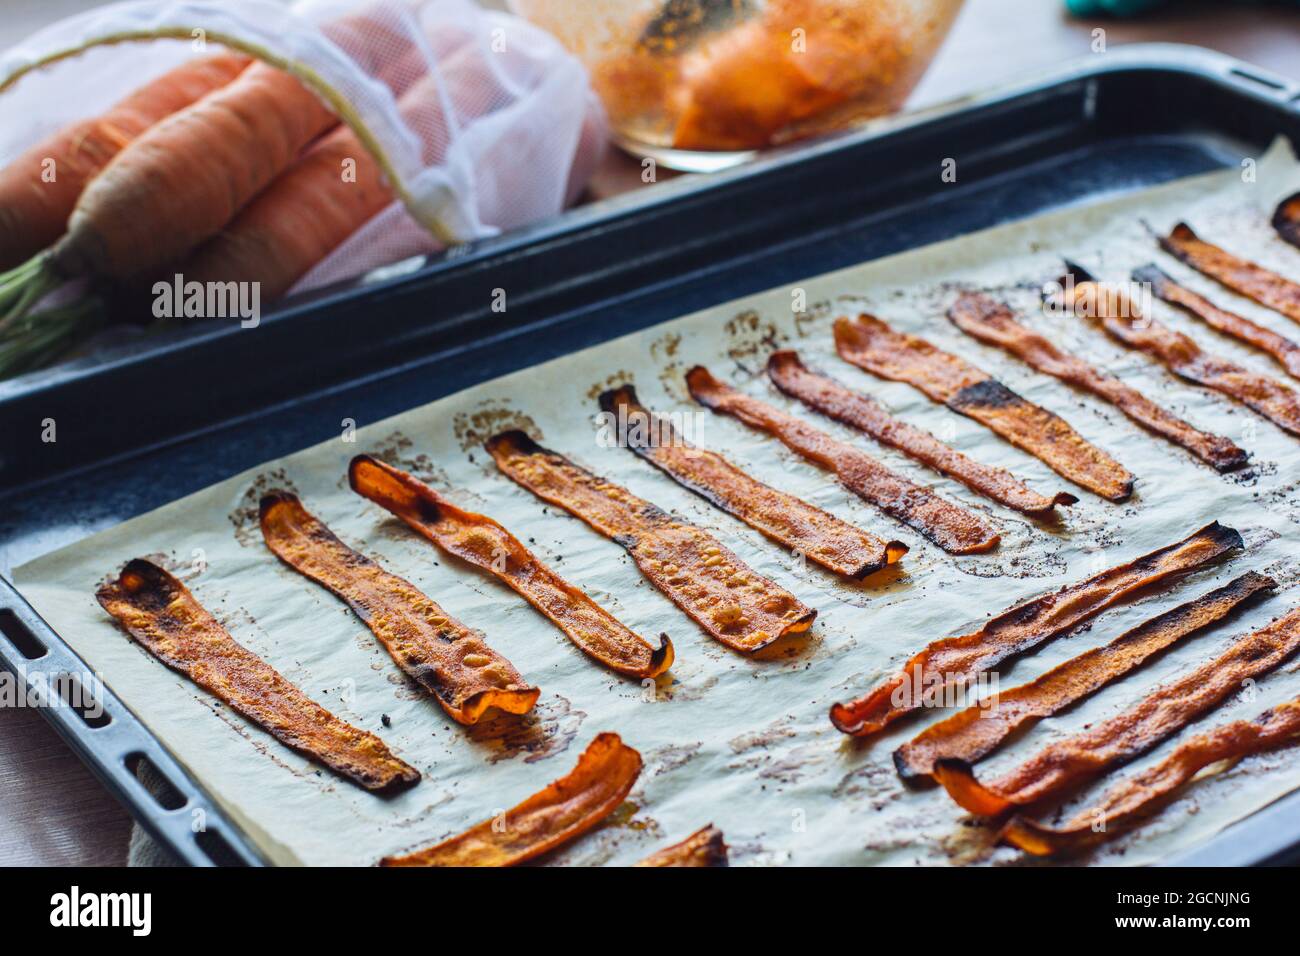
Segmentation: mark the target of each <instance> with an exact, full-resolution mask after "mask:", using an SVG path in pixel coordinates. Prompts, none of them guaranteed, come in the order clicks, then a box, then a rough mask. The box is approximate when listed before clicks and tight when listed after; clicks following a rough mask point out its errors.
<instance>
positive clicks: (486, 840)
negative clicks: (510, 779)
mask: <svg viewBox="0 0 1300 956" xmlns="http://www.w3.org/2000/svg"><path fill="white" fill-rule="evenodd" d="M640 773H641V755H640V754H639V753H637V752H636V751H635V750H633V749H632V748H631V747H629V746H628V745H627V744H625V743H623V741H622V740H620V739H619V736H618V734H610V733H604V734H600V735H598V736H597V737H596V739H595V740H593V741H592V742H591V744H590V745H589V746H588V747H587V749H586V750H584V751H583V753H582V756H581V757H579V758H578V765H577V766H576V767H574V768H573V769H572V770H571V771H569V773H568V774H566V775H565V776H563V777H561V778H560V779H559V780H556V781H553V782H552V783H550V784H548V785H547V786H546V788H545V789H544V790H541V791H539V792H538V793H535V794H533V795H532V796H531V797H529V798H528V799H527V800H525V801H524V802H523V803H521V804H519V805H518V806H516V807H514V808H513V809H510V810H507V811H506V812H505V813H504V814H501V815H499V816H497V817H492V818H490V819H487V820H484V821H483V822H482V823H480V824H478V825H477V826H474V827H471V828H470V829H469V830H466V831H465V832H464V833H461V834H459V835H458V836H454V837H452V838H451V839H449V840H444V841H442V842H441V843H439V844H437V845H436V846H431V847H429V848H427V849H424V850H417V851H416V852H414V853H409V854H406V855H403V856H386V857H384V858H383V859H382V860H380V861H379V865H380V866H514V865H515V864H517V863H524V862H526V861H528V860H531V859H533V858H534V857H538V856H541V855H542V854H543V853H546V852H547V851H548V850H553V849H555V848H556V847H558V846H560V845H561V844H564V843H568V842H569V841H570V840H572V839H574V838H575V837H578V836H581V835H582V834H583V833H586V832H587V831H588V830H590V829H591V828H592V827H594V826H595V825H596V824H598V823H600V821H601V820H603V819H605V817H607V816H609V815H610V814H611V813H613V812H614V811H615V810H616V809H618V807H619V805H620V804H622V802H623V800H624V799H625V798H626V797H627V795H628V793H629V792H630V791H631V790H632V785H633V784H634V783H636V778H637V777H638V776H639V775H640Z"/></svg>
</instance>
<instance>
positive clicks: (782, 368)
mask: <svg viewBox="0 0 1300 956" xmlns="http://www.w3.org/2000/svg"><path fill="white" fill-rule="evenodd" d="M767 376H768V378H770V379H771V380H772V384H773V385H775V386H776V387H777V388H778V389H780V390H781V391H782V392H783V393H784V394H786V395H789V396H790V397H791V398H794V399H797V400H799V401H800V402H802V403H803V404H804V405H806V406H808V407H809V408H811V409H812V410H813V411H816V412H820V413H821V414H823V415H825V416H826V417H827V418H831V419H833V420H835V421H837V422H839V423H840V424H842V425H847V426H849V427H850V428H854V429H857V430H858V431H860V432H862V433H863V434H864V435H867V436H869V437H870V438H872V439H874V440H875V441H878V442H880V444H882V445H888V446H889V447H890V448H896V449H898V450H899V451H901V452H902V453H903V454H905V455H907V456H908V457H909V458H912V459H914V460H916V461H919V462H921V464H923V465H926V466H927V467H929V468H931V469H933V470H934V471H937V472H938V473H939V474H941V475H947V476H948V477H949V478H953V479H955V480H957V481H960V482H961V483H962V484H964V485H965V486H966V487H967V488H969V489H971V491H974V492H975V493H976V494H980V495H983V496H984V497H985V498H988V499H990V500H991V501H996V502H997V503H998V504H1001V505H1005V506H1006V507H1008V508H1011V509H1013V510H1015V511H1019V512H1020V513H1021V514H1025V515H1028V516H1030V517H1031V518H1039V519H1046V518H1049V517H1051V516H1052V515H1053V513H1054V509H1055V508H1056V506H1057V505H1072V504H1075V503H1076V502H1077V501H1078V500H1079V499H1078V498H1077V497H1075V496H1074V495H1072V494H1070V493H1069V492H1065V491H1061V492H1057V494H1056V495H1054V496H1053V497H1051V498H1048V497H1045V496H1044V495H1040V494H1039V493H1038V492H1036V491H1034V490H1033V489H1031V488H1029V487H1027V486H1026V485H1025V484H1024V482H1022V481H1021V480H1020V479H1019V478H1017V477H1016V476H1015V475H1013V474H1011V472H1009V471H1007V470H1005V469H1003V468H995V467H993V466H991V465H985V464H981V463H980V462H978V461H975V460H974V459H972V458H969V457H967V456H966V455H963V454H962V453H961V452H959V451H957V450H956V449H955V448H952V447H950V446H949V445H947V444H945V443H944V442H941V441H940V440H939V439H937V438H935V437H934V436H933V435H931V434H930V433H929V432H927V431H925V430H923V429H920V428H917V427H915V426H913V425H909V424H908V423H907V422H905V421H903V420H902V419H899V418H895V417H894V416H893V415H892V414H890V413H889V412H888V411H886V410H885V408H884V406H882V405H881V404H880V403H879V402H877V401H876V400H875V399H874V398H871V397H869V396H867V395H864V394H862V393H861V392H855V391H852V390H851V389H849V388H847V387H845V386H844V385H841V384H840V383H839V382H837V381H836V380H835V379H833V378H830V377H829V376H826V375H822V374H820V373H817V372H813V371H811V370H810V369H809V368H808V367H807V366H806V365H804V364H803V362H802V361H801V360H800V358H799V353H798V352H795V351H793V350H792V349H782V350H780V351H777V352H773V353H772V354H771V355H770V356H768V359H767Z"/></svg>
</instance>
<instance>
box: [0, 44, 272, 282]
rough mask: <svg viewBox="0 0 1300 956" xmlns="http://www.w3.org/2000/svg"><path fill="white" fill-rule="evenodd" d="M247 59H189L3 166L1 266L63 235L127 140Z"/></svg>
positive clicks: (200, 94)
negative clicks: (82, 200) (85, 191)
mask: <svg viewBox="0 0 1300 956" xmlns="http://www.w3.org/2000/svg"><path fill="white" fill-rule="evenodd" d="M248 62H249V60H248V57H246V56H243V55H242V54H235V53H230V54H221V55H219V56H208V57H203V58H201V59H196V60H190V61H188V62H187V63H185V64H183V65H181V66H178V67H176V68H175V69H173V70H169V71H168V72H166V73H164V74H163V75H162V76H160V77H158V78H157V79H155V80H152V81H151V82H149V83H147V84H146V85H145V86H142V87H141V88H140V89H138V90H136V91H135V92H134V93H132V94H131V95H130V96H128V97H126V99H124V100H122V101H121V102H119V103H118V104H117V105H115V106H114V107H112V108H111V109H110V110H109V111H108V112H106V113H104V114H102V115H100V116H96V117H92V118H89V119H84V120H81V121H80V122H77V123H73V124H72V125H70V126H68V127H66V128H64V129H62V130H60V131H59V132H58V133H55V134H54V135H53V136H50V137H48V138H47V139H45V140H43V141H41V142H39V143H37V144H36V145H34V146H32V147H31V148H30V149H28V150H26V151H25V152H24V153H22V155H20V156H19V157H18V158H17V159H15V160H14V161H13V162H11V163H10V164H9V165H8V166H6V167H4V169H0V271H5V270H8V269H12V268H13V267H14V266H16V265H19V264H20V263H23V262H26V261H27V260H28V259H30V258H31V257H32V256H34V255H36V254H37V253H38V252H40V251H41V250H42V249H44V248H46V247H47V246H49V245H50V244H51V243H53V242H54V241H55V240H57V239H58V238H59V236H61V235H62V234H63V230H64V228H65V227H66V226H67V223H68V216H69V215H70V214H71V212H72V209H73V206H75V205H76V202H77V198H78V197H79V196H80V195H81V191H82V190H83V189H84V188H85V186H86V183H88V182H89V181H90V180H91V179H92V178H94V176H95V175H96V174H97V173H98V172H99V171H100V170H101V169H103V168H104V167H105V166H107V165H108V162H109V160H111V159H112V158H113V157H114V156H116V155H117V154H118V152H119V151H120V150H121V149H122V148H123V147H124V146H126V145H127V143H129V142H131V140H133V139H135V138H136V137H137V136H139V135H140V134H141V133H143V132H144V131H145V130H146V129H148V128H149V127H150V126H152V125H153V124H154V123H157V122H158V121H159V120H161V119H163V118H165V117H167V116H170V115H171V114H172V113H175V112H176V111H178V110H181V109H184V108H185V107H187V106H189V105H190V104H191V103H193V102H195V101H196V100H198V99H200V98H201V97H203V96H204V95H206V94H208V93H210V92H211V91H213V90H215V89H217V88H218V87H221V86H225V85H226V84H227V83H229V82H230V81H231V80H233V79H234V78H235V77H236V76H238V75H239V73H240V72H241V71H243V69H244V68H245V67H246V66H248Z"/></svg>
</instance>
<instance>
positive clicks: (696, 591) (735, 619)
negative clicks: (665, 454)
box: [484, 431, 817, 653]
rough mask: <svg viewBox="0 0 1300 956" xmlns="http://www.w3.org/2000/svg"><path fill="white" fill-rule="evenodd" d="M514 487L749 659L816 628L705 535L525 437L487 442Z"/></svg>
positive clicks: (513, 434)
mask: <svg viewBox="0 0 1300 956" xmlns="http://www.w3.org/2000/svg"><path fill="white" fill-rule="evenodd" d="M484 447H486V448H487V451H488V454H489V455H491V456H492V460H493V461H495V462H496V464H497V467H498V468H499V469H500V470H501V473H502V474H504V475H505V476H506V477H507V478H509V479H510V480H511V481H514V482H515V483H516V484H518V485H519V486H520V487H522V488H526V489H527V490H528V491H530V492H532V493H533V494H534V495H536V496H537V497H538V498H540V499H542V500H543V501H547V502H550V503H551V504H553V505H556V506H558V507H560V508H563V509H564V510H565V511H568V512H569V513H570V514H572V515H573V516H574V517H576V518H579V519H581V520H582V521H583V522H585V523H586V524H587V525H588V526H590V527H591V528H592V529H593V530H595V531H598V532H599V533H601V534H603V535H604V536H605V537H607V538H609V539H610V540H612V541H614V542H615V543H616V544H618V545H619V546H621V547H622V548H624V549H626V551H627V553H628V554H629V555H630V556H631V558H632V560H633V561H634V562H635V563H636V566H637V567H638V568H640V570H641V573H642V574H644V575H645V576H646V578H648V579H649V581H650V583H651V584H653V585H654V586H655V587H656V588H658V589H659V590H660V591H661V592H663V594H665V595H666V596H667V597H668V598H669V599H670V600H671V601H672V602H673V603H674V604H676V605H677V606H678V607H679V608H681V609H682V610H683V611H684V612H685V613H686V615H687V616H688V617H690V619H691V620H693V621H694V622H695V623H696V624H698V625H699V626H700V627H701V628H703V629H704V631H705V632H706V633H708V635H709V636H710V637H712V638H714V639H715V640H717V641H719V642H721V643H722V644H725V645H726V646H727V647H730V648H732V649H733V650H737V651H741V652H744V653H752V652H754V651H757V650H760V649H762V648H764V647H766V646H767V645H769V644H771V643H773V642H774V641H777V640H779V639H781V638H783V637H785V636H787V635H789V634H801V633H803V632H804V631H806V630H808V628H810V627H812V623H813V620H814V619H815V618H816V617H817V612H816V611H815V610H813V609H812V608H810V607H808V606H807V605H805V604H804V603H803V602H802V601H800V600H799V599H798V598H796V597H795V596H794V595H793V594H791V593H790V592H789V591H787V590H786V589H785V588H783V587H781V586H780V585H779V584H777V583H775V582H774V581H770V580H768V579H767V578H765V577H763V576H762V575H761V574H759V573H758V572H757V571H755V570H753V569H752V568H750V567H749V566H748V565H747V564H745V563H744V562H743V561H741V560H740V558H738V557H737V556H736V555H735V554H733V553H732V552H731V551H730V550H728V549H727V548H725V547H723V546H722V545H721V544H720V543H719V542H718V541H717V540H716V539H715V538H714V537H713V536H712V535H711V534H709V533H708V532H707V531H704V530H703V529H702V528H697V527H696V526H695V525H692V524H688V523H687V522H684V521H679V520H678V519H676V518H674V517H673V516H672V515H670V514H668V512H666V511H664V510H663V509H662V508H659V507H658V506H656V505H653V504H651V503H650V502H648V501H645V500H643V499H641V498H638V497H636V496H635V495H633V494H632V493H631V492H630V491H628V490H627V489H626V488H623V487H621V486H619V485H616V484H614V483H612V482H609V481H606V480H605V479H603V478H600V477H598V476H596V475H594V474H592V473H591V472H589V471H587V470H586V469H585V468H581V467H579V466H578V465H575V464H574V463H573V462H571V461H569V459H567V458H565V457H564V456H563V455H560V454H557V453H556V452H553V451H550V450H549V449H546V448H543V447H542V446H541V445H539V444H537V442H535V441H533V440H532V438H530V437H529V436H528V435H526V434H525V433H524V432H522V431H505V432H501V433H500V434H497V435H493V436H492V437H491V438H489V439H488V440H487V442H485V443H484Z"/></svg>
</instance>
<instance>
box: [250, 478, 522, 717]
mask: <svg viewBox="0 0 1300 956" xmlns="http://www.w3.org/2000/svg"><path fill="white" fill-rule="evenodd" d="M261 526H262V537H263V539H264V540H265V541H266V546H267V547H268V548H269V549H270V550H271V553H273V554H274V555H275V556H276V557H277V558H279V559H280V560H281V561H283V562H284V563H285V564H286V565H288V566H289V567H291V568H293V569H294V570H295V571H297V572H298V573H299V574H301V575H302V576H303V577H305V578H308V579H310V580H312V581H315V582H316V583H317V584H319V585H321V586H322V587H324V588H325V589H326V590H328V591H330V592H332V593H333V594H334V595H336V596H337V597H339V598H340V599H341V600H343V602H344V603H346V604H347V605H348V607H350V608H352V611H353V613H355V614H356V615H357V617H359V618H361V620H362V621H363V622H364V623H365V625H366V626H367V627H368V628H370V630H371V632H372V633H373V634H374V635H375V637H376V638H378V639H379V642H380V643H381V644H383V645H384V648H385V649H386V650H387V651H388V653H389V655H390V656H391V657H392V658H393V662H394V663H395V664H397V666H398V667H400V668H401V669H402V672H403V673H405V674H406V675H407V676H408V677H410V678H411V679H412V680H414V681H416V682H417V683H418V684H419V685H420V686H421V687H423V688H424V689H425V690H427V691H429V693H431V694H432V695H433V696H434V699H436V700H437V701H438V703H439V704H440V705H441V706H442V709H443V710H445V711H446V712H447V714H448V715H449V716H450V717H451V718H452V719H453V720H455V721H456V722H457V723H461V724H474V723H477V722H478V721H479V719H480V718H481V717H482V716H483V714H484V713H485V712H486V711H487V710H488V709H489V708H492V707H496V708H499V709H500V710H503V711H505V712H506V713H509V714H526V713H527V712H528V711H530V710H532V708H533V705H534V704H535V703H537V697H538V695H539V694H541V691H540V690H538V689H537V688H536V687H531V686H529V685H528V684H527V683H526V682H525V681H524V679H523V677H522V676H520V674H519V671H517V670H515V667H514V665H513V664H511V663H510V662H509V661H508V660H506V659H505V657H503V656H502V655H501V654H499V653H497V652H496V651H494V650H493V649H492V648H491V647H489V646H488V644H487V642H486V641H485V640H484V639H483V637H482V636H481V635H480V634H479V633H478V632H476V631H472V630H470V629H469V628H468V627H466V626H465V625H464V624H462V623H461V622H460V621H458V620H456V619H455V618H454V617H452V616H451V615H450V614H448V613H447V612H446V611H444V610H443V609H442V608H441V607H439V606H438V603H437V602H436V601H434V600H433V599H432V598H430V597H428V596H427V595H426V594H424V593H423V592H421V591H420V590H419V589H418V588H416V587H415V585H413V584H411V582H410V581H407V580H405V579H404V578H399V577H398V576H397V575H395V574H392V573H390V572H388V571H385V570H384V569H383V568H381V567H380V566H379V565H378V564H377V563H375V562H374V561H372V560H371V559H370V558H367V557H366V556H365V555H363V554H360V553H358V552H356V551H354V550H353V549H352V548H349V547H348V546H347V545H346V544H344V543H343V542H342V541H340V540H339V539H338V537H337V536H335V534H334V532H332V531H330V529H329V528H328V527H326V526H325V523H324V522H322V521H321V520H320V519H318V518H316V517H315V516H313V515H312V514H311V513H310V512H308V511H307V509H306V508H304V507H303V505H302V502H301V501H299V500H298V496H297V495H294V494H291V493H289V492H287V491H272V492H270V493H269V494H267V495H266V496H265V497H263V498H262V502H261Z"/></svg>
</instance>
